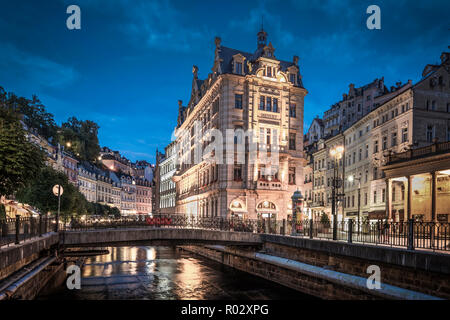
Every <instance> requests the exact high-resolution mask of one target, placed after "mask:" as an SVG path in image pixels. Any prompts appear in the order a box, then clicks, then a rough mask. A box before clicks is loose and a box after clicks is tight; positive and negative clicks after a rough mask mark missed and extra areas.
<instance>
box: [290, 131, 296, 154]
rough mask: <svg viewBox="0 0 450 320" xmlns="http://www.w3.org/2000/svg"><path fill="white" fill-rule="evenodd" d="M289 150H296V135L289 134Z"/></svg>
mask: <svg viewBox="0 0 450 320" xmlns="http://www.w3.org/2000/svg"><path fill="white" fill-rule="evenodd" d="M289 150H295V133H289Z"/></svg>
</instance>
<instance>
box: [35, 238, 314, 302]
mask: <svg viewBox="0 0 450 320" xmlns="http://www.w3.org/2000/svg"><path fill="white" fill-rule="evenodd" d="M108 250H109V254H107V255H102V256H95V257H89V258H87V259H86V261H85V264H84V266H83V268H82V270H81V273H82V278H81V289H80V290H69V289H67V288H66V286H65V284H64V286H63V287H61V288H59V289H57V290H55V291H53V292H51V293H50V294H47V295H45V296H39V297H38V299H40V300H41V299H45V300H47V299H52V300H53V299H64V300H66V299H76V300H114V299H133V300H146V299H151V300H170V299H177V300H185V299H189V300H217V299H225V300H256V299H300V300H305V299H311V298H312V297H310V296H307V295H304V294H302V293H299V292H297V291H295V290H292V289H289V288H286V287H283V286H281V285H278V284H276V283H273V282H270V281H268V280H264V279H261V278H259V277H256V276H252V275H249V274H247V273H244V272H241V271H237V270H235V269H233V268H230V267H227V266H224V265H222V264H220V263H217V262H215V261H211V260H209V259H206V258H203V257H200V256H198V255H195V254H191V253H187V252H185V251H180V250H179V249H177V248H175V247H162V246H161V247H160V246H155V247H153V246H139V247H113V248H108Z"/></svg>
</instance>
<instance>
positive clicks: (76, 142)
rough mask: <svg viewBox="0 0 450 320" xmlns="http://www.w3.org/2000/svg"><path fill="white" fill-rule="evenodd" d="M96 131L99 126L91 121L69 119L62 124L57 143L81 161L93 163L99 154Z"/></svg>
mask: <svg viewBox="0 0 450 320" xmlns="http://www.w3.org/2000/svg"><path fill="white" fill-rule="evenodd" d="M98 129H99V126H98V125H97V124H96V123H95V122H93V121H90V120H85V121H81V120H78V119H77V118H75V117H71V118H69V119H68V120H67V122H64V123H63V124H62V126H61V130H60V132H59V137H58V142H59V143H60V144H61V145H64V146H65V147H66V148H67V149H68V150H69V151H71V152H72V153H73V154H76V155H77V156H78V157H79V158H80V159H81V160H85V161H89V162H95V161H96V160H97V157H98V155H99V152H100V146H99V141H98V137H97V134H98ZM68 143H70V145H68Z"/></svg>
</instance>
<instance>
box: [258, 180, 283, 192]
mask: <svg viewBox="0 0 450 320" xmlns="http://www.w3.org/2000/svg"><path fill="white" fill-rule="evenodd" d="M256 188H257V189H260V190H282V184H281V182H280V181H279V180H272V181H269V180H267V179H258V181H257V182H256Z"/></svg>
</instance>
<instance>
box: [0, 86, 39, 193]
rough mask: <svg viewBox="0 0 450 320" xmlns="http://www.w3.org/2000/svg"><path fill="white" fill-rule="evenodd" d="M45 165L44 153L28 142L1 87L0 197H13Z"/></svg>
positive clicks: (18, 117) (15, 113) (17, 116)
mask: <svg viewBox="0 0 450 320" xmlns="http://www.w3.org/2000/svg"><path fill="white" fill-rule="evenodd" d="M44 161H45V157H44V153H43V152H42V151H41V150H40V149H39V148H38V147H37V146H35V145H34V144H32V143H30V142H28V141H27V139H26V137H25V131H24V129H23V127H22V124H21V122H20V116H19V115H18V114H17V112H15V110H14V108H13V107H12V106H11V104H10V103H9V102H8V100H7V99H6V94H5V92H4V91H3V89H2V88H1V87H0V195H3V196H8V195H12V194H14V193H15V192H16V191H17V190H18V189H19V188H22V187H25V186H27V185H28V184H29V183H30V182H31V181H32V180H33V179H34V178H35V177H36V175H37V173H38V172H39V171H40V168H42V167H43V166H44Z"/></svg>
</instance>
